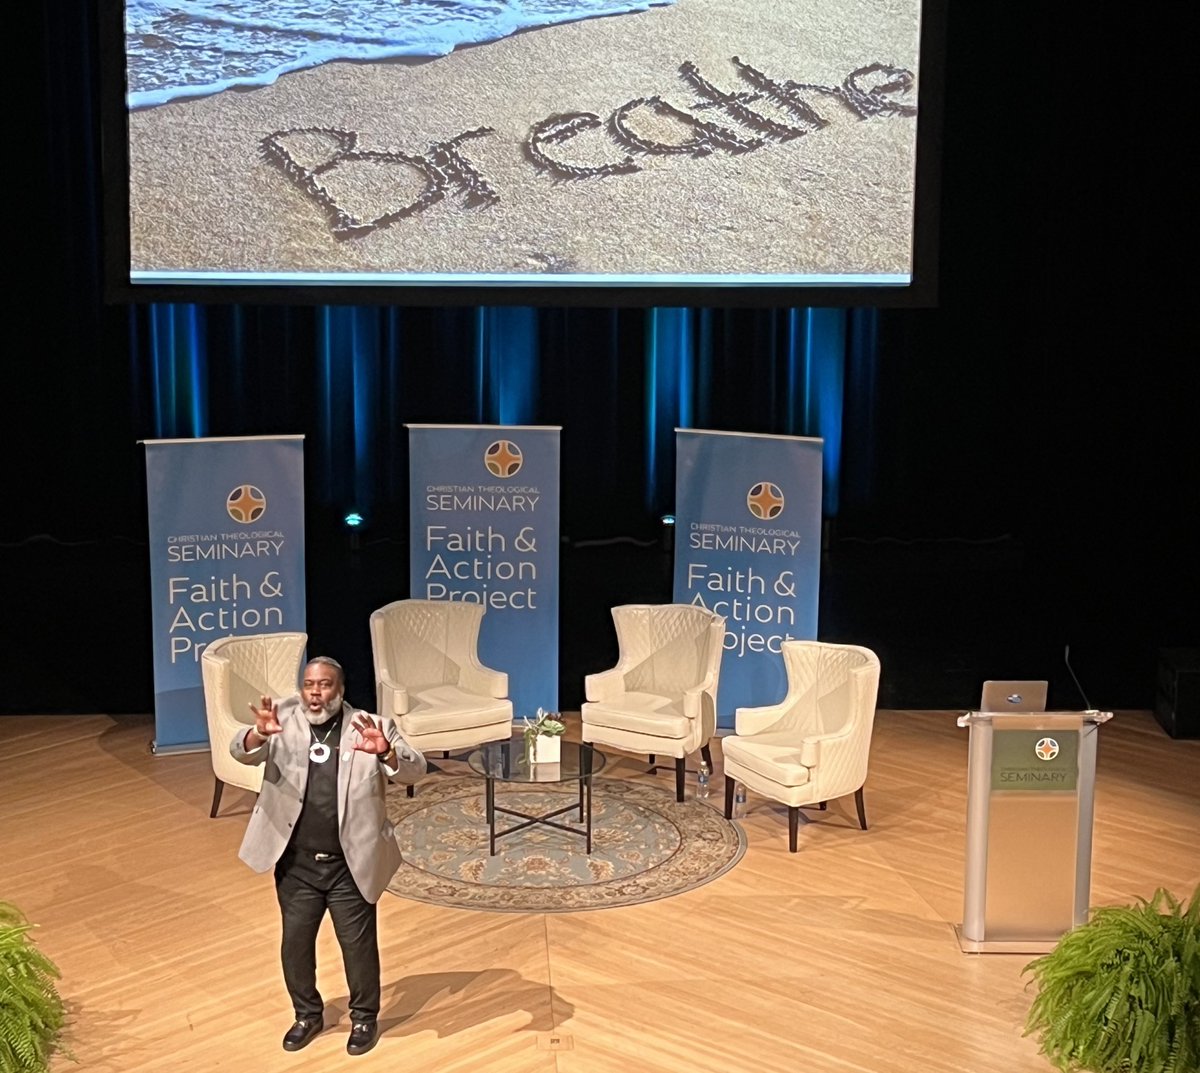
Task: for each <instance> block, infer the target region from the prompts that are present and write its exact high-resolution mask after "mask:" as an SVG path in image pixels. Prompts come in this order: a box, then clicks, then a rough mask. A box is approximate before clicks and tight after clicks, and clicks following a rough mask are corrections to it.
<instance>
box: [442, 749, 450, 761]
mask: <svg viewBox="0 0 1200 1073" xmlns="http://www.w3.org/2000/svg"><path fill="white" fill-rule="evenodd" d="M442 759H443V760H449V759H450V750H449V749H443V750H442Z"/></svg>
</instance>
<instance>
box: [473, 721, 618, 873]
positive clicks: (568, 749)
mask: <svg viewBox="0 0 1200 1073" xmlns="http://www.w3.org/2000/svg"><path fill="white" fill-rule="evenodd" d="M607 762H608V758H607V757H606V756H605V755H604V754H603V753H602V752H600V750H599V749H594V748H592V746H590V745H588V744H587V743H586V742H585V743H583V744H579V743H576V742H573V741H564V742H563V743H562V755H561V758H560V760H559V762H558V763H557V764H531V763H529V761H527V760H526V759H525V739H524V737H518V738H510V739H509V740H508V741H493V742H489V743H488V744H487V745H484V746H482V747H481V748H479V749H476V750H475V751H474V752H473V753H472V754H471V755H470V756H469V757H467V763H468V764H469V765H470V767H471V770H472V771H475V772H478V773H479V774H480V775H482V776H483V777H484V779H485V780H486V781H487V786H486V789H485V791H484V793H485V803H486V807H487V821H488V836H489V841H488V847H489V849H488V852H489V853H490V854H491V855H492V856H493V857H494V856H495V855H496V839H498V838H503V837H504V836H505V835H512V834H516V833H517V832H518V831H523V830H525V828H526V827H532V826H534V824H538V823H540V824H544V825H545V826H547V827H556V828H558V830H560V831H566V832H567V833H568V834H573V835H582V836H583V837H584V839H585V840H586V842H587V852H588V853H591V852H592V776H593V775H595V774H597V773H598V772H600V771H603V770H604V765H605V764H606V763H607ZM497 782H505V783H521V784H524V785H537V784H538V783H559V782H578V783H579V802H578V804H576V803H575V802H572V803H571V804H569V805H565V806H564V807H562V808H556V809H552V810H551V811H550V812H544V813H542V814H541V815H540V816H534V815H531V814H530V813H528V812H518V811H517V810H516V809H511V808H502V807H501V806H500V805H497V804H496V783H497ZM576 809H578V810H579V820H578V823H579V824H582V826H581V827H580V826H577V825H576V824H573V823H559V822H557V821H556V820H555V819H554V817H555V816H564V815H566V813H568V812H574V811H575V810H576ZM497 813H503V814H504V815H505V816H513V817H515V818H516V819H519V820H521V821H523V822H521V823H514V824H512V825H510V826H508V827H504V828H502V829H501V830H499V831H497V830H496V814H497Z"/></svg>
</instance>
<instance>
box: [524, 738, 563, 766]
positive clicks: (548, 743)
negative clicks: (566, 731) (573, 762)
mask: <svg viewBox="0 0 1200 1073" xmlns="http://www.w3.org/2000/svg"><path fill="white" fill-rule="evenodd" d="M530 760H531V761H532V762H533V763H535V764H557V763H559V762H560V761H561V760H562V735H561V734H538V735H537V737H535V738H534V739H533V750H532V755H531V757H530Z"/></svg>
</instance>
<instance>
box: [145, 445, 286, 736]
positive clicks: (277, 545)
mask: <svg viewBox="0 0 1200 1073" xmlns="http://www.w3.org/2000/svg"><path fill="white" fill-rule="evenodd" d="M143 442H144V443H145V445H146V499H147V505H148V507H149V517H150V526H149V528H150V533H149V537H150V585H151V593H152V595H151V606H152V612H153V629H154V729H155V738H154V751H155V752H156V753H161V752H184V751H187V750H189V749H206V748H207V747H208V724H207V720H206V717H205V713H204V688H203V684H202V680H201V674H200V655H201V653H202V652H203V651H204V648H205V646H206V645H207V644H208V642H209V641H213V640H216V639H217V638H220V637H228V636H230V635H231V634H251V633H279V632H282V631H295V632H303V631H304V629H305V625H304V622H305V617H304V438H303V437H302V436H245V437H231V438H220V439H218V438H213V439H194V440H145V441H143Z"/></svg>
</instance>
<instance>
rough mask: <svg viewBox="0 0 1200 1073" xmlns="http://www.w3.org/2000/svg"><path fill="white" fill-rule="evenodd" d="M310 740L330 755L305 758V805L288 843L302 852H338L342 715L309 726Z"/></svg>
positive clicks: (339, 842)
mask: <svg viewBox="0 0 1200 1073" xmlns="http://www.w3.org/2000/svg"><path fill="white" fill-rule="evenodd" d="M309 735H310V738H311V742H312V743H315V742H324V743H325V745H326V746H327V747H328V748H329V757H328V759H326V761H325V762H324V763H323V764H318V763H317V762H316V761H315V760H313V759H312V757H311V756H310V757H309V760H308V785H307V786H306V787H305V789H304V806H303V807H302V808H301V809H300V817H299V819H297V820H296V828H295V830H294V831H293V832H292V841H291V844H292V846H293V847H294V848H295V849H298V850H303V851H304V852H305V853H341V852H342V843H341V839H340V837H339V836H338V810H337V787H338V763H339V761H340V760H341V756H340V755H339V750H340V749H341V737H342V716H341V714H340V713H339V714H338V715H336V716H334V717H333V718H332V719H331V720H329V722H328V723H322V724H321V725H320V726H316V727H309Z"/></svg>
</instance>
